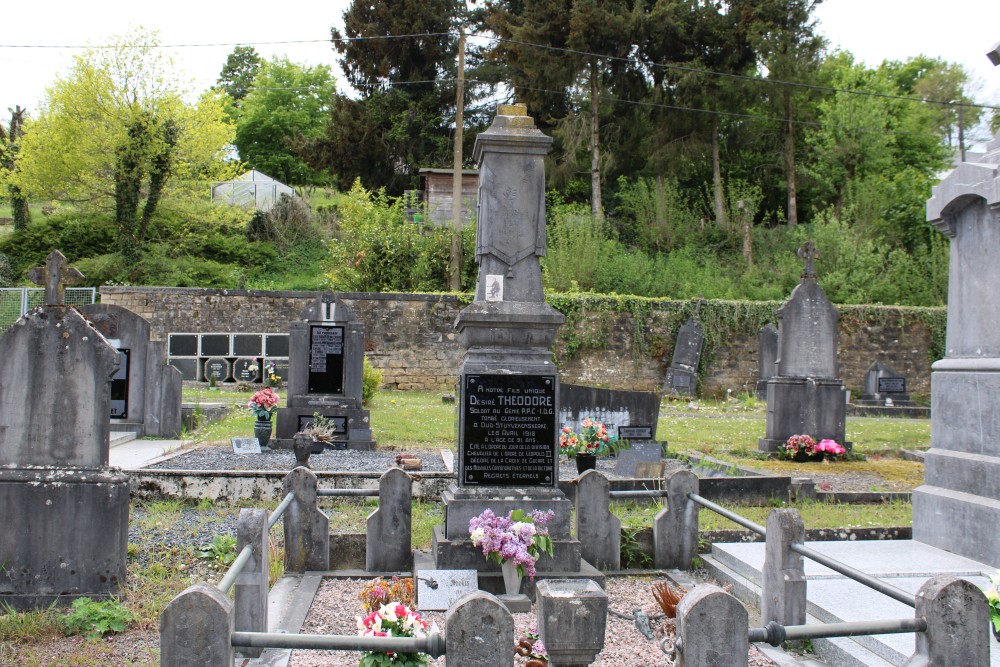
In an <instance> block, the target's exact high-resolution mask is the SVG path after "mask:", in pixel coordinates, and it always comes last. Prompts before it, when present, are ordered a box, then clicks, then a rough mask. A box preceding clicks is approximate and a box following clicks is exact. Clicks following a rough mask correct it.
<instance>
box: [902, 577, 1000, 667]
mask: <svg viewBox="0 0 1000 667" xmlns="http://www.w3.org/2000/svg"><path fill="white" fill-rule="evenodd" d="M916 602H917V608H916V617H917V618H918V619H919V618H922V619H924V620H925V621H926V622H927V630H926V631H925V632H918V633H917V651H916V653H914V654H913V657H912V658H910V661H909V662H907V663H906V665H907V667H925V666H926V667H947V666H948V665H962V666H963V667H988V666H989V664H990V629H989V627H990V613H989V608H988V607H987V604H986V596H985V595H983V593H982V591H980V590H979V588H977V587H976V585H975V584H973V583H972V582H970V581H966V580H965V579H959V578H957V577H952V576H940V577H934V578H932V579H928V580H927V581H926V582H924V585H923V586H921V587H920V590H919V591H917V597H916Z"/></svg>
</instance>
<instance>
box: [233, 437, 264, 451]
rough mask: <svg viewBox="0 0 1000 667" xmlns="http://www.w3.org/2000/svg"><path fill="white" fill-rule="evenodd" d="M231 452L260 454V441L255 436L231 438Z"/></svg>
mask: <svg viewBox="0 0 1000 667" xmlns="http://www.w3.org/2000/svg"><path fill="white" fill-rule="evenodd" d="M231 441H232V443H233V454H260V453H261V451H260V441H259V440H257V438H231Z"/></svg>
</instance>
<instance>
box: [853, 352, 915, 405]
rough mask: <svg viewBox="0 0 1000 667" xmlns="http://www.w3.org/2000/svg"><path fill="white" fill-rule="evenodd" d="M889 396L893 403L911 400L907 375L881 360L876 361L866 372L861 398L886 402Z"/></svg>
mask: <svg viewBox="0 0 1000 667" xmlns="http://www.w3.org/2000/svg"><path fill="white" fill-rule="evenodd" d="M887 398H888V399H891V400H892V402H893V404H897V403H899V404H902V403H903V402H907V401H909V400H910V395H909V394H908V393H906V377H905V376H903V375H900V374H899V373H897V372H896V371H894V370H893V369H892V368H890V367H889V366H887V365H886V364H883V363H882V362H881V361H875V362H874V363H872V365H871V366H869V368H868V371H867V372H866V373H865V390H864V393H862V394H861V399H862V400H863V401H874V402H876V403H885V399H887Z"/></svg>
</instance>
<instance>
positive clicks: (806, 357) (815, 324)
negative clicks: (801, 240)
mask: <svg viewBox="0 0 1000 667" xmlns="http://www.w3.org/2000/svg"><path fill="white" fill-rule="evenodd" d="M799 257H801V258H802V259H803V260H804V263H805V266H804V268H803V271H802V278H801V280H800V282H799V284H798V285H796V286H795V289H793V290H792V295H791V297H790V298H789V299H788V301H786V302H785V303H784V304H782V306H781V307H780V308H779V309H778V355H777V358H776V359H775V367H776V374H775V375H774V376H773V377H771V379H770V380H768V382H767V429H766V432H765V437H763V438H761V439H760V440H759V441H758V444H757V447H758V449H760V451H762V452H775V451H777V450H778V447H780V446H781V445H783V444H784V443H785V442H786V441H787V440H788V438H790V437H791V436H793V435H798V434H806V435H811V436H812V437H813V438H815V439H816V440H817V441H819V440H823V439H827V438H829V439H830V440H836V441H837V442H838V443H840V444H841V445H843V446H844V447H846V448H848V449H849V448H850V443H847V442H845V427H846V423H845V413H846V409H847V406H846V396H845V393H844V383H843V382H842V381H841V380H840V378H838V377H837V319H838V315H837V309H836V308H834V306H833V304H832V303H830V300H829V299H827V298H826V292H824V291H823V288H822V287H820V286H819V282H818V280H817V277H816V265H815V260H816V258H817V257H818V252H817V250H816V247H815V246H814V245H813V243H812V241H807V242H806V244H805V245H804V246H803V247H802V248H801V249H800V250H799Z"/></svg>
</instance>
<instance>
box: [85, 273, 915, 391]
mask: <svg viewBox="0 0 1000 667" xmlns="http://www.w3.org/2000/svg"><path fill="white" fill-rule="evenodd" d="M100 291H101V301H102V303H113V304H117V305H120V306H124V307H125V308H128V309H129V310H132V311H134V312H136V313H138V314H139V315H141V316H142V317H144V318H146V319H147V320H149V322H150V324H151V325H152V331H153V334H152V335H153V338H157V339H166V336H167V334H168V333H208V332H234V333H238V332H254V333H284V332H287V331H288V324H289V322H290V321H292V320H294V319H297V318H298V316H299V312H300V311H301V310H302V309H303V308H304V307H305V306H306V305H307V304H308V303H309V301H310V300H311V299H314V298H315V297H316V293H315V292H275V291H251V290H223V289H197V288H172V287H102V288H101V290H100ZM339 297H340V298H341V299H342V300H343V301H344V302H346V303H347V304H348V305H350V306H351V307H352V308H353V309H354V311H355V312H356V313H357V315H358V319H360V320H361V321H362V322H364V323H365V329H366V335H367V343H366V348H367V354H368V356H369V359H370V360H371V361H372V363H373V365H375V366H376V367H378V368H381V369H382V370H383V383H384V385H385V386H386V387H390V388H396V389H433V390H438V389H441V390H451V389H453V388H454V385H455V382H456V381H457V379H458V367H459V365H460V363H461V360H462V354H463V350H462V349H461V347H460V346H459V344H458V338H457V335H456V333H455V331H454V322H455V316H456V315H458V312H459V311H460V310H461V309H462V307H464V302H460V300H459V298H458V297H456V296H454V295H444V294H443V295H422V294H367V293H363V294H362V293H342V294H340V295H339ZM655 303H656V304H657V305H656V307H655V308H653V309H651V310H650V311H649V312H648V314H647V315H646V316H645V317H644V320H643V325H642V327H641V330H640V331H639V332H638V333H639V334H641V335H642V337H643V339H644V340H643V341H641V344H640V343H639V342H637V341H636V340H635V339H636V337H637V331H636V320H635V316H634V315H632V313H630V312H627V311H622V312H618V311H615V310H613V309H596V308H595V309H589V310H588V309H587V308H586V307H584V308H582V309H581V312H580V314H579V315H578V316H576V317H573V318H571V320H572V321H571V322H570V323H569V324H567V325H566V327H564V329H565V332H566V334H567V335H560V337H559V340H558V342H557V346H556V350H555V352H556V358H557V360H558V364H559V369H560V374H561V377H562V380H563V381H564V382H569V383H573V384H589V385H600V386H604V387H610V388H615V389H633V390H640V391H652V390H658V389H660V387H661V386H662V384H663V377H664V373H665V371H666V367H667V366H668V365H669V363H670V354H671V352H672V347H673V339H674V337H675V336H676V327H674V326H672V325H671V323H672V322H675V321H677V320H678V318H677V317H676V316H675V315H676V313H677V312H679V308H680V305H685V306H688V305H689V303H688V302H668V301H657V302H655ZM777 305H779V304H775V307H777ZM675 306H676V307H675ZM710 307H711V302H709V303H707V304H706V305H705V306H704V308H705V309H708V308H710ZM839 310H840V311H841V317H840V331H839V341H840V350H839V354H838V362H839V366H840V377H841V378H842V379H843V380H844V382H845V384H846V385H847V387H848V389H851V390H852V391H853V392H855V393H856V394H859V393H860V390H861V388H862V386H863V384H864V376H865V371H866V370H867V369H868V367H869V366H870V365H871V363H872V362H873V361H875V360H876V359H879V360H881V361H882V362H883V363H885V364H887V365H889V366H891V367H892V368H894V369H895V370H896V371H897V372H899V373H902V374H903V375H904V376H906V377H907V389H908V390H909V391H910V393H911V394H916V395H918V396H919V395H921V394H923V395H927V394H929V393H930V362H931V353H930V350H931V345H932V335H931V331H930V330H929V328H928V327H927V325H926V324H925V323H924V322H923V321H922V320H921V319H920V318H917V317H908V316H905V315H903V314H902V311H901V310H900V309H896V308H891V307H890V308H881V307H876V306H866V307H850V306H848V307H842V308H839ZM744 328H746V327H744ZM635 348H642V349H644V350H646V349H648V351H645V352H641V353H636V354H633V351H634V349H635ZM757 348H758V343H757V335H756V330H755V329H754V330H753V331H752V332H743V333H735V334H732V335H730V336H727V337H726V339H725V340H723V341H721V342H718V343H714V344H713V343H712V341H711V340H708V341H706V346H705V351H704V353H703V355H702V366H701V387H700V390H701V393H702V394H703V395H705V394H712V395H724V394H725V392H726V390H727V389H731V390H732V391H733V393H734V394H737V393H739V392H741V391H751V392H752V391H753V389H754V387H755V386H756V382H757V353H758V349H757Z"/></svg>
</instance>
